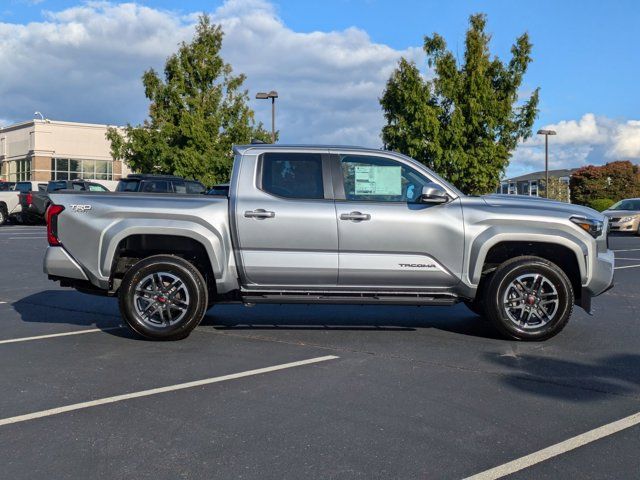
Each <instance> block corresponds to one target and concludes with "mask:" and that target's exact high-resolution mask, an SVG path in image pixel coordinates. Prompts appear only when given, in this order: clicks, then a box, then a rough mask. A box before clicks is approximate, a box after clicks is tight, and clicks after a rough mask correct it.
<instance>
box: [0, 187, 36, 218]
mask: <svg viewBox="0 0 640 480" xmlns="http://www.w3.org/2000/svg"><path fill="white" fill-rule="evenodd" d="M8 183H9V182H8ZM44 187H46V184H42V183H38V182H29V181H24V182H17V183H14V184H13V185H12V186H11V188H10V189H9V190H7V191H0V225H2V224H3V223H5V222H6V221H7V220H9V219H16V220H18V221H22V216H21V215H22V205H21V203H20V195H21V194H22V193H25V194H26V193H30V192H34V191H38V190H41V189H43V188H44Z"/></svg>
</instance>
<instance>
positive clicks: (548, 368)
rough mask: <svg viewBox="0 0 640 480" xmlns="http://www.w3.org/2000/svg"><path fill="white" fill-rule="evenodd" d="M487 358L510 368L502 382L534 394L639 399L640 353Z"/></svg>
mask: <svg viewBox="0 0 640 480" xmlns="http://www.w3.org/2000/svg"><path fill="white" fill-rule="evenodd" d="M485 357H486V359H487V360H489V361H490V362H491V363H493V364H495V365H498V366H500V367H502V368H501V370H502V369H506V370H507V371H506V373H504V374H503V376H502V379H501V382H502V383H503V384H505V385H506V386H508V387H510V388H513V389H516V390H520V391H522V392H526V393H529V394H532V395H537V396H543V397H549V398H555V399H560V400H566V401H573V402H589V401H597V400H602V398H603V396H604V395H623V396H627V397H633V398H636V399H640V368H638V365H640V355H636V354H630V353H624V354H622V353H621V354H614V355H608V356H603V357H597V358H593V359H589V360H587V361H584V362H578V361H574V360H565V359H560V358H552V357H543V356H539V355H530V354H525V355H495V354H488V353H487V354H485Z"/></svg>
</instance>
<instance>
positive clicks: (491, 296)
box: [484, 256, 574, 341]
mask: <svg viewBox="0 0 640 480" xmlns="http://www.w3.org/2000/svg"><path fill="white" fill-rule="evenodd" d="M538 274H539V275H538ZM536 275H538V276H536ZM531 277H533V278H537V279H540V278H542V279H544V280H533V279H532V280H531V284H529V285H527V281H528V280H527V278H531ZM518 279H522V281H521V282H520V284H518ZM536 281H539V282H540V286H538V287H536ZM530 287H533V288H530ZM554 289H555V293H554ZM505 295H511V296H512V298H514V300H513V301H512V302H508V306H507V305H505V301H504V299H505ZM517 295H519V296H518V297H517ZM554 297H555V298H554ZM506 298H507V299H508V298H509V297H506ZM507 301H508V300H507ZM573 303H574V293H573V287H572V286H571V281H570V280H569V279H568V278H567V275H566V274H565V273H564V272H563V271H562V270H561V269H560V268H559V267H558V266H557V265H556V264H554V263H552V262H550V261H548V260H545V259H543V258H540V257H533V256H522V257H516V258H513V259H511V260H507V261H506V262H504V263H503V264H502V265H500V266H499V267H498V269H497V270H496V271H495V273H494V274H493V276H492V278H491V280H490V282H489V284H488V285H487V291H486V295H485V302H484V308H485V311H486V314H487V317H488V318H489V320H490V321H491V323H492V324H493V325H494V327H495V328H496V329H497V330H498V331H499V332H500V333H501V334H502V335H504V336H505V337H507V338H512V339H516V340H528V341H536V340H546V339H548V338H551V337H553V336H554V335H557V334H558V333H559V332H560V331H561V330H562V329H563V328H564V327H565V326H566V325H567V322H568V321H569V318H570V317H571V314H572V312H573ZM552 309H553V310H552ZM527 310H528V314H527V315H526V317H525V312H527ZM532 312H533V313H532ZM543 318H546V319H547V321H546V322H545V320H544V319H543Z"/></svg>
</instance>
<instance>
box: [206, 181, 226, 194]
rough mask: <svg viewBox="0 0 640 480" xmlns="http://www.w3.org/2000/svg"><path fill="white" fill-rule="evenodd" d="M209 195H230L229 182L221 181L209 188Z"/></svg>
mask: <svg viewBox="0 0 640 480" xmlns="http://www.w3.org/2000/svg"><path fill="white" fill-rule="evenodd" d="M207 195H222V196H223V197H228V196H229V184H228V183H221V184H220V185H214V186H213V187H211V188H210V189H209V191H208V192H207Z"/></svg>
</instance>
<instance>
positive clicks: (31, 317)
mask: <svg viewBox="0 0 640 480" xmlns="http://www.w3.org/2000/svg"><path fill="white" fill-rule="evenodd" d="M12 306H13V308H14V309H15V310H16V312H18V314H19V315H20V317H21V319H22V321H24V322H30V323H59V324H66V325H78V326H82V327H95V328H102V329H108V330H106V332H107V333H110V334H112V335H116V336H126V337H130V336H132V335H133V334H129V330H128V329H121V330H113V329H112V328H113V327H114V326H118V325H122V324H123V321H122V319H121V318H120V313H119V311H118V303H117V300H116V299H115V298H108V297H99V296H94V295H86V294H82V293H79V292H76V291H74V290H45V291H42V292H38V293H34V294H32V295H28V296H26V297H24V298H22V299H20V300H18V301H16V302H13V304H12ZM201 325H202V326H212V327H214V328H216V329H220V330H223V329H224V330H245V329H252V330H271V329H279V330H286V329H291V330H293V329H295V330H352V331H358V330H363V331H366V330H368V331H380V332H383V331H415V330H418V329H426V328H433V329H437V330H442V331H446V332H450V333H454V334H459V335H465V336H472V337H481V338H488V339H498V338H500V337H499V336H498V335H497V334H496V332H495V331H494V330H493V328H492V327H491V325H489V324H488V323H487V322H486V321H483V320H482V319H481V318H480V317H478V316H476V315H475V314H473V313H471V312H470V311H469V310H467V308H466V307H464V306H463V305H457V306H454V307H407V306H397V307H395V306H375V305H373V306H359V305H257V306H255V307H253V308H247V307H244V306H242V305H216V306H214V307H213V308H212V309H210V310H209V311H208V312H207V314H206V316H205V317H204V319H203V321H202V323H201Z"/></svg>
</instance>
